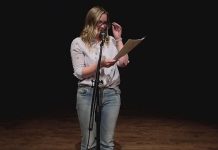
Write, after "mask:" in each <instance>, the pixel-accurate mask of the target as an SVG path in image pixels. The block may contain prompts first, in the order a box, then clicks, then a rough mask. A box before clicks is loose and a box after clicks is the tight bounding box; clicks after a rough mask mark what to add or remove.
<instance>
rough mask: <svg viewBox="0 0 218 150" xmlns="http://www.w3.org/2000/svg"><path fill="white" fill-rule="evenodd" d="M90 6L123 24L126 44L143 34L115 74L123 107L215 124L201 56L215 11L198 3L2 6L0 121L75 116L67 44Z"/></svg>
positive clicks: (207, 69)
mask: <svg viewBox="0 0 218 150" xmlns="http://www.w3.org/2000/svg"><path fill="white" fill-rule="evenodd" d="M94 5H101V6H103V7H104V8H105V9H106V10H108V11H109V13H110V16H111V17H110V18H111V21H116V22H118V23H119V24H121V25H122V27H123V36H122V37H123V41H124V42H126V41H127V40H128V39H129V38H141V37H143V36H146V39H145V40H144V41H143V42H142V43H141V44H140V45H138V46H137V47H136V48H135V49H134V50H133V51H131V52H130V53H129V57H130V64H129V66H128V67H127V68H123V69H120V73H121V86H120V87H121V90H122V103H123V105H122V109H124V110H128V109H131V108H137V109H138V110H139V111H141V112H143V111H144V112H145V113H147V112H151V113H152V112H160V113H169V114H182V115H183V114H184V115H187V116H195V117H199V118H212V119H216V116H217V114H218V110H217V108H216V105H215V100H216V99H217V96H216V95H215V91H216V90H215V88H214V86H216V84H215V82H214V80H213V77H214V76H215V70H214V69H213V68H212V67H211V65H208V61H210V62H211V63H213V59H209V58H208V55H206V53H207V51H208V49H209V48H211V47H210V46H211V44H210V42H211V40H210V39H209V37H211V34H212V28H211V25H212V24H213V21H211V20H210V19H211V17H212V14H213V13H214V12H213V11H215V9H212V8H211V9H210V8H209V7H210V6H209V4H204V3H193V4H192V3H184V2H183V3H182V2H181V3H180V2H147V1H139V0H135V1H128V2H127V1H120V2H119V1H111V0H110V1H109V0H99V1H97V0H96V1H88V0H87V1H85V0H83V1H82V0H81V1H72V0H71V1H70V0H45V1H26V2H24V1H22V2H8V3H5V4H4V5H2V7H4V8H6V9H4V10H2V11H3V12H2V13H3V17H2V39H3V41H2V57H3V58H2V64H3V67H2V71H1V72H2V73H1V74H2V75H3V76H2V84H1V85H2V90H1V91H2V92H1V93H2V94H1V116H4V117H10V116H23V115H26V114H29V115H34V114H42V115H43V113H46V112H52V111H58V110H62V109H63V110H70V111H72V112H73V111H75V102H76V95H75V94H76V87H77V79H76V78H75V77H74V76H73V68H72V63H71V57H70V44H71V41H72V40H73V39H74V38H75V37H77V36H79V34H80V31H81V30H82V27H83V24H84V20H85V15H86V13H87V11H88V9H90V8H91V7H92V6H94ZM206 10H207V11H206ZM209 55H213V54H212V53H210V54H209ZM60 112H61V111H60Z"/></svg>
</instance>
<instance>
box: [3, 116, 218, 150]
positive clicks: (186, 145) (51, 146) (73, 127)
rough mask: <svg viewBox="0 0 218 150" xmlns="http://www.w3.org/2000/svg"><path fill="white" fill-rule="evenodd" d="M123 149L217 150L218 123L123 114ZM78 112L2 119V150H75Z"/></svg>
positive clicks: (119, 138) (120, 126) (119, 142)
mask: <svg viewBox="0 0 218 150" xmlns="http://www.w3.org/2000/svg"><path fill="white" fill-rule="evenodd" d="M115 140H116V146H117V149H123V150H218V123H217V122H213V121H212V122H210V121H202V120H199V119H192V118H185V117H179V116H173V115H158V114H152V113H151V114H139V113H138V114H137V113H133V112H128V113H127V112H126V113H122V112H121V114H120V116H119V120H118V124H117V129H116V134H115ZM79 142H80V129H79V125H78V120H77V117H76V115H75V113H71V112H64V113H61V112H58V113H57V112H56V113H47V114H41V115H32V116H29V117H27V116H26V117H15V118H4V119H1V121H0V150H76V147H77V146H78V145H79Z"/></svg>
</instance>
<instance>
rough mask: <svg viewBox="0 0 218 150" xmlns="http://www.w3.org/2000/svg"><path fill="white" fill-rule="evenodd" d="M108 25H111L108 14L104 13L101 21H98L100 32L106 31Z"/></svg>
mask: <svg viewBox="0 0 218 150" xmlns="http://www.w3.org/2000/svg"><path fill="white" fill-rule="evenodd" d="M108 26H109V24H108V21H107V15H106V14H102V15H101V17H100V19H99V21H98V22H97V30H98V31H99V33H100V32H101V31H105V30H106V29H107V28H108Z"/></svg>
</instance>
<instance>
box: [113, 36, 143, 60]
mask: <svg viewBox="0 0 218 150" xmlns="http://www.w3.org/2000/svg"><path fill="white" fill-rule="evenodd" d="M144 39H145V37H143V38H141V39H128V40H127V42H126V43H125V44H124V46H123V48H122V49H121V50H120V51H119V53H118V54H117V55H116V56H115V57H114V59H115V60H117V59H119V58H120V57H122V56H124V55H126V54H128V53H129V52H130V51H131V50H132V49H134V48H135V47H136V46H137V45H138V44H139V43H141V42H142V41H143V40H144Z"/></svg>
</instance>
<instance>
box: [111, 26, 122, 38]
mask: <svg viewBox="0 0 218 150" xmlns="http://www.w3.org/2000/svg"><path fill="white" fill-rule="evenodd" d="M112 32H113V35H114V38H115V40H116V39H120V38H121V35H122V27H121V26H120V25H119V24H118V23H116V22H113V23H112Z"/></svg>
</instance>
